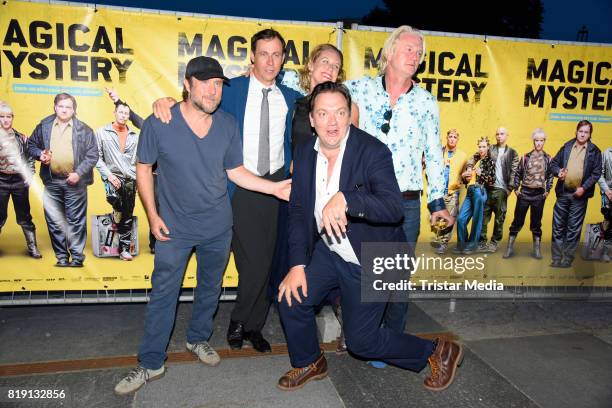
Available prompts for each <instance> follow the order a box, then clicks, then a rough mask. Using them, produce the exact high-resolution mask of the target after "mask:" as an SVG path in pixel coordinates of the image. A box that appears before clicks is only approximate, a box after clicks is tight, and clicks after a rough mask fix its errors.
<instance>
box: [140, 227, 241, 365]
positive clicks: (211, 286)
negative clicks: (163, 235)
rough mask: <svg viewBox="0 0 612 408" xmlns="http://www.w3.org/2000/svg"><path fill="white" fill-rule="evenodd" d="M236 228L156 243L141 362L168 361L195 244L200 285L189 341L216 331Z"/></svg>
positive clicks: (188, 332) (194, 341) (188, 335)
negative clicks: (202, 237) (206, 236)
mask: <svg viewBox="0 0 612 408" xmlns="http://www.w3.org/2000/svg"><path fill="white" fill-rule="evenodd" d="M231 241H232V230H231V229H228V230H227V231H226V232H224V233H223V234H221V235H219V236H217V237H214V238H212V239H209V240H207V241H204V242H198V241H193V240H190V239H180V238H172V240H170V241H157V242H156V243H155V267H154V269H153V276H152V278H151V285H152V288H153V290H152V292H151V299H150V300H149V303H148V304H147V310H146V313H145V324H144V336H143V339H142V343H141V345H140V350H139V351H138V361H140V365H141V366H143V367H145V368H148V369H151V370H156V369H158V368H160V367H161V366H162V365H163V364H164V360H165V359H166V347H167V346H168V341H169V340H170V334H171V333H172V328H173V327H174V320H175V318H176V303H177V300H178V296H179V293H180V290H181V284H182V283H183V276H184V275H185V268H186V267H187V261H188V260H189V258H190V256H191V251H192V249H193V248H194V247H195V251H196V259H197V261H198V267H197V280H198V283H197V287H196V289H195V292H194V300H193V310H192V313H191V324H190V325H189V329H188V331H187V341H188V342H189V343H192V344H193V343H197V342H199V341H207V340H208V339H209V338H210V335H211V334H212V329H213V316H214V314H215V311H216V310H217V305H218V303H219V295H220V293H221V281H222V278H223V272H224V271H225V266H226V265H227V260H228V256H229V248H230V243H231Z"/></svg>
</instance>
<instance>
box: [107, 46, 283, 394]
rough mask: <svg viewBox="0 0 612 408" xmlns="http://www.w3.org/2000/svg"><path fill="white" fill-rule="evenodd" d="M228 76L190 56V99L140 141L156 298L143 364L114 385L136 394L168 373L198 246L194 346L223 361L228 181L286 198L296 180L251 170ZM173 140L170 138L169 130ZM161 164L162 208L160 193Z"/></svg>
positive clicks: (147, 126)
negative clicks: (179, 307)
mask: <svg viewBox="0 0 612 408" xmlns="http://www.w3.org/2000/svg"><path fill="white" fill-rule="evenodd" d="M226 81H227V78H226V77H225V76H224V75H223V69H222V68H221V65H220V64H219V63H218V62H217V61H216V60H214V59H212V58H209V57H196V58H194V59H192V60H191V61H189V63H188V64H187V68H186V71H185V80H184V81H183V86H184V88H183V102H182V103H179V104H176V105H174V106H173V107H172V120H171V121H170V122H169V123H168V124H164V123H162V122H161V121H160V120H159V119H157V118H155V117H154V116H150V117H149V118H147V120H145V122H144V124H143V127H142V132H141V134H140V138H139V141H138V153H137V156H138V163H137V165H136V180H137V183H138V191H139V192H140V198H141V200H142V203H143V206H144V208H145V211H146V213H147V218H148V220H149V226H150V228H151V231H152V233H153V234H154V235H155V238H156V239H157V243H156V247H155V265H154V270H153V275H152V278H151V284H152V288H153V290H152V292H151V299H150V300H149V303H148V305H147V310H146V315H145V325H144V326H145V327H144V338H143V340H142V343H141V346H140V350H139V352H138V360H139V365H138V367H137V368H135V369H134V370H132V371H131V372H130V373H129V374H128V375H127V376H126V377H125V378H124V379H123V380H121V381H120V382H119V383H118V384H117V386H116V387H115V392H116V393H117V394H120V395H124V394H129V393H132V392H134V391H136V390H137V389H139V388H140V387H142V386H143V385H144V384H145V383H146V382H147V381H151V380H155V379H158V378H161V377H162V376H163V375H164V372H165V368H164V360H165V358H166V346H167V345H168V340H169V338H170V334H171V332H172V327H173V325H174V319H175V317H176V302H177V299H178V296H179V292H180V289H181V284H182V282H183V275H184V272H185V268H186V266H187V262H188V260H189V257H190V255H191V252H192V250H193V249H195V252H196V257H197V261H198V267H197V282H198V285H197V287H196V289H195V293H194V302H193V312H192V318H191V324H190V326H189V329H188V331H187V344H186V347H187V349H188V350H190V351H191V352H193V353H194V354H195V355H197V356H198V358H199V359H200V360H201V361H202V362H203V363H205V364H208V365H212V366H214V365H217V364H219V361H220V358H219V355H218V354H217V352H216V351H215V350H214V349H213V348H212V347H211V346H210V345H209V344H208V342H207V341H208V339H209V337H210V335H211V333H212V327H213V326H212V323H213V315H214V313H215V310H216V309H217V303H218V300H219V294H220V291H221V281H222V277H223V271H224V270H225V266H226V263H227V259H228V255H229V248H230V243H231V239H232V208H231V204H230V199H229V195H228V191H227V181H228V178H229V180H231V181H232V182H234V183H236V184H237V185H239V186H241V187H242V188H246V189H249V190H254V191H259V192H261V193H264V194H270V195H275V196H276V197H278V198H280V199H283V200H287V199H288V197H289V190H290V181H280V182H272V181H269V180H264V179H263V178H261V177H258V176H255V175H254V174H253V173H251V172H250V171H248V170H247V169H245V167H244V166H243V159H242V143H241V141H240V130H239V127H238V123H237V122H236V120H235V119H234V118H233V117H232V116H231V115H229V114H228V113H226V112H224V111H222V110H220V109H217V108H218V106H219V103H220V102H221V94H222V91H223V84H224V82H226ZM169 134H170V135H172V137H168V135H169ZM154 163H157V169H158V176H157V187H156V188H157V193H158V198H159V212H158V209H157V208H156V206H155V199H154V194H153V170H152V166H153V164H154Z"/></svg>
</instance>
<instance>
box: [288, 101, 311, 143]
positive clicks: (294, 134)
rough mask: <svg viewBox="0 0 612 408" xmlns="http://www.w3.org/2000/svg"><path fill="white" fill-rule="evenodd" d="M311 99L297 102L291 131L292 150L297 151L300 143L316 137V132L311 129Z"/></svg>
mask: <svg viewBox="0 0 612 408" xmlns="http://www.w3.org/2000/svg"><path fill="white" fill-rule="evenodd" d="M309 104H310V99H309V98H308V96H304V97H302V98H300V99H297V100H296V101H295V109H294V113H293V122H292V131H291V150H295V146H296V145H297V144H298V143H302V142H305V141H307V140H311V139H312V138H313V137H314V132H313V130H312V128H311V127H310V118H309V116H308V113H309V109H310V108H309Z"/></svg>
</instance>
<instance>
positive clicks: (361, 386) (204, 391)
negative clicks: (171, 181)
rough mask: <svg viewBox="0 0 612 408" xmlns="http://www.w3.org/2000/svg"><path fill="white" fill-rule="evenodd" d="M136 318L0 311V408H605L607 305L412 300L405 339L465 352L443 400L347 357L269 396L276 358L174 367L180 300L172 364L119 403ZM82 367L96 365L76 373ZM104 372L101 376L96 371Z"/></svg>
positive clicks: (137, 308) (94, 311)
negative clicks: (450, 336)
mask: <svg viewBox="0 0 612 408" xmlns="http://www.w3.org/2000/svg"><path fill="white" fill-rule="evenodd" d="M231 307H232V304H231V303H222V304H221V306H220V308H219V312H218V314H217V317H216V319H215V326H216V330H215V333H214V335H213V337H212V339H211V343H212V344H213V345H214V346H215V347H217V348H218V349H223V348H225V347H226V345H225V341H224V333H225V330H226V325H227V322H228V317H229V312H230V310H231ZM143 313H144V305H142V304H109V305H72V306H33V307H4V308H1V309H0V344H1V345H2V346H1V347H0V373H2V375H1V376H0V390H2V395H1V396H0V407H13V406H15V407H21V406H24V407H59V406H65V407H147V408H148V407H287V406H291V407H292V408H299V407H330V408H332V407H368V408H370V407H412V406H414V407H417V406H418V407H430V406H431V407H433V406H435V407H483V408H484V407H487V408H490V407H555V408H558V407H589V408H592V407H602V408H609V407H611V406H612V386H610V384H612V302H605V301H599V302H594V301H591V302H588V301H569V300H564V301H552V300H548V301H530V302H525V301H521V302H511V301H491V300H457V301H453V302H452V303H451V302H450V301H448V300H420V301H416V302H413V303H412V304H411V305H410V310H409V313H410V321H409V323H408V326H407V330H408V331H410V332H418V333H432V332H441V331H449V332H452V333H454V334H455V335H457V336H458V337H459V338H460V339H461V341H462V342H463V343H464V344H465V346H466V355H465V360H464V363H463V365H462V367H461V369H460V371H459V375H458V377H457V380H456V382H455V384H453V385H452V386H451V387H450V388H449V389H448V390H447V391H445V392H442V393H432V392H430V391H427V390H426V389H424V388H423V387H422V381H423V379H424V377H425V375H426V374H427V373H426V371H423V372H422V373H418V374H415V373H410V372H406V371H403V370H401V369H398V368H393V367H388V368H386V369H383V370H378V369H375V368H372V367H370V366H369V365H367V364H365V363H364V362H363V361H361V360H359V359H356V358H353V357H351V356H350V355H344V356H336V355H335V354H333V353H328V354H327V359H328V362H329V366H330V375H329V377H328V378H326V379H324V380H322V381H318V382H315V383H312V384H308V386H306V387H305V388H304V389H302V390H300V391H297V392H290V393H287V392H281V391H279V390H277V389H276V388H275V383H276V380H277V379H278V377H279V375H281V374H282V373H283V372H284V371H285V370H287V369H288V368H289V360H288V357H287V356H286V355H284V354H276V355H266V356H251V357H245V356H242V357H237V355H234V354H232V353H229V352H225V354H224V355H227V356H228V357H233V358H224V360H223V361H222V363H221V365H220V366H218V367H215V368H211V367H207V366H204V365H202V364H199V363H197V362H195V361H193V360H191V359H190V358H180V357H181V356H184V355H185V354H184V340H185V330H186V327H187V325H188V322H189V317H190V315H191V304H189V303H185V304H180V305H179V307H178V317H177V322H176V326H175V330H174V333H173V337H172V339H171V341H170V345H169V351H170V352H173V353H175V354H173V359H172V360H173V361H177V362H170V363H168V371H167V374H166V376H165V377H164V378H163V379H162V380H160V381H155V382H152V383H150V384H148V385H147V386H146V387H144V388H143V389H142V390H141V391H139V392H138V393H136V395H134V396H129V397H117V396H115V395H114V394H113V391H112V389H113V386H114V384H115V383H116V382H117V381H118V380H120V379H121V377H122V376H123V375H124V374H125V373H126V372H127V371H129V367H127V366H125V365H126V364H128V365H129V364H131V361H132V360H131V359H132V358H133V356H134V355H135V353H136V350H137V347H138V343H139V341H140V338H141V335H142V320H143ZM265 336H266V337H267V338H268V339H269V340H270V341H271V342H272V343H277V344H281V343H283V341H284V337H283V334H282V331H281V328H280V323H279V320H278V316H277V315H276V313H275V312H274V311H272V312H271V313H270V316H269V318H268V323H267V324H266V329H265ZM281 349H282V347H281V346H279V347H278V348H277V347H275V350H281ZM246 354H249V353H246ZM121 357H126V358H121ZM84 359H85V360H86V362H87V361H90V362H91V361H93V362H95V364H93V363H91V364H90V365H87V364H85V365H83V364H82V360H84ZM90 359H97V360H90ZM58 360H60V361H64V362H68V363H70V364H72V366H70V365H66V367H68V368H64V370H69V371H63V372H51V373H49V372H46V373H42V374H23V375H13V374H11V373H15V371H11V370H15V369H21V370H25V371H26V372H27V370H28V369H32V370H34V371H36V370H40V369H41V367H42V368H43V370H42V372H44V371H45V367H46V368H47V369H48V368H49V367H50V365H48V364H47V365H44V364H43V365H39V364H32V365H30V366H27V367H25V368H24V366H23V365H22V364H23V363H38V362H51V361H58ZM75 360H76V361H77V362H76V363H75ZM180 361H182V362H180ZM126 362H127V363H126ZM102 363H105V364H106V365H104V366H103V367H105V368H104V369H99V368H98V369H96V367H101V365H99V364H102ZM79 364H80V366H79ZM109 364H110V366H109ZM79 367H80V368H79ZM85 367H86V368H88V369H84V368H85ZM74 370H76V371H74ZM21 372H24V371H21ZM38 372H41V371H38ZM14 389H32V390H36V389H39V390H40V389H58V390H59V389H63V390H65V392H66V398H65V399H64V400H61V401H60V400H46V401H45V400H40V399H39V400H36V401H31V400H30V401H25V400H22V401H20V402H10V401H9V400H8V398H7V395H8V392H9V390H14Z"/></svg>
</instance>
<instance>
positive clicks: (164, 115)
mask: <svg viewBox="0 0 612 408" xmlns="http://www.w3.org/2000/svg"><path fill="white" fill-rule="evenodd" d="M175 104H176V99H174V98H172V97H170V96H167V97H165V98H159V99H158V100H156V101H155V102H153V114H154V115H155V117H156V118H157V119H159V120H161V121H162V122H163V123H170V120H171V119H172V113H171V112H170V108H172V107H173V106H174V105H175Z"/></svg>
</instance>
